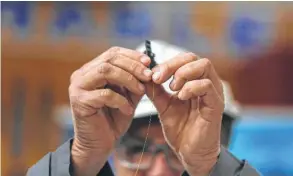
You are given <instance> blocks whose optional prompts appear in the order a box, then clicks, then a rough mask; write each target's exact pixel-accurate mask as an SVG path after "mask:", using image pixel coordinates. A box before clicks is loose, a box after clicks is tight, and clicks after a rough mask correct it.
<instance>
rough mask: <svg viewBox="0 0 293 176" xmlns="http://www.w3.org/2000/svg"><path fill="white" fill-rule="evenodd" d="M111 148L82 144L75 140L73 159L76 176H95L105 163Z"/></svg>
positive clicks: (72, 148)
mask: <svg viewBox="0 0 293 176" xmlns="http://www.w3.org/2000/svg"><path fill="white" fill-rule="evenodd" d="M110 152H111V148H102V147H94V146H92V145H82V144H81V143H80V142H79V141H78V140H74V141H73V143H72V147H71V160H72V169H73V175H74V176H80V175H83V176H95V175H97V174H98V172H99V171H100V170H101V169H102V168H103V166H104V165H105V163H106V161H107V159H108V156H109V154H110Z"/></svg>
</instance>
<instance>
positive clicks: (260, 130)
mask: <svg viewBox="0 0 293 176" xmlns="http://www.w3.org/2000/svg"><path fill="white" fill-rule="evenodd" d="M232 134H233V135H232V138H231V143H230V151H231V152H232V153H233V154H234V155H235V156H236V157H238V158H239V159H246V160H247V161H248V162H249V163H250V164H251V165H252V166H254V167H255V168H257V169H258V171H260V172H261V173H262V174H263V176H292V175H293V119H282V118H281V119H267V118H261V119H257V120H255V119H253V120H248V119H246V120H241V121H239V122H237V123H236V124H235V126H234V128H233V132H232Z"/></svg>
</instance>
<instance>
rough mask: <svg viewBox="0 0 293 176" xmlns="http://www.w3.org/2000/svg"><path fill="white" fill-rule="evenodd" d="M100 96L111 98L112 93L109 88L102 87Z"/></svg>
mask: <svg viewBox="0 0 293 176" xmlns="http://www.w3.org/2000/svg"><path fill="white" fill-rule="evenodd" d="M100 95H101V96H103V97H105V98H109V99H111V98H112V97H113V93H112V91H111V90H110V89H103V90H101V94H100Z"/></svg>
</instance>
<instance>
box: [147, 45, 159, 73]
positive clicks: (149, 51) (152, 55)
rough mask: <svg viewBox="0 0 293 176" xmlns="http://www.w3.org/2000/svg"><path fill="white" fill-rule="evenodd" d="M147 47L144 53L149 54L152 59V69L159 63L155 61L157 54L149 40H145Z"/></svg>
mask: <svg viewBox="0 0 293 176" xmlns="http://www.w3.org/2000/svg"><path fill="white" fill-rule="evenodd" d="M145 48H146V51H145V52H144V54H146V55H148V56H149V58H150V59H151V64H150V69H152V68H154V67H155V66H156V65H157V62H156V61H155V54H154V53H153V52H152V46H151V42H150V41H149V40H146V41H145Z"/></svg>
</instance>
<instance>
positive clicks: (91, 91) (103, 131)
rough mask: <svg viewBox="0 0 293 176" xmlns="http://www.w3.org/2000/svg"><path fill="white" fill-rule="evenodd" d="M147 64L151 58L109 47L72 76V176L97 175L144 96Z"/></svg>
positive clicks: (147, 71)
mask: <svg viewBox="0 0 293 176" xmlns="http://www.w3.org/2000/svg"><path fill="white" fill-rule="evenodd" d="M149 64H150V58H148V57H147V56H146V55H144V54H143V53H140V52H138V51H134V50H130V49H126V48H120V47H112V48H111V49H109V50H107V51H106V52H104V53H102V54H101V55H100V56H98V57H97V58H95V59H93V60H92V61H90V62H88V63H86V64H85V65H84V66H82V67H81V68H80V69H78V70H76V71H75V72H74V73H73V74H72V76H71V84H70V86H69V95H70V96H69V97H70V104H71V109H72V113H73V121H74V131H75V135H74V141H73V144H72V150H71V154H72V160H73V165H74V174H75V175H96V174H97V173H98V171H99V170H100V169H101V168H102V167H103V165H104V163H105V161H106V160H107V157H108V156H109V154H110V152H111V150H112V149H113V148H114V145H115V142H116V141H117V139H118V138H119V137H120V136H121V135H123V134H124V133H125V132H126V131H127V129H128V128H129V126H130V123H131V121H132V118H133V114H134V110H135V108H136V106H137V104H138V102H139V100H140V99H141V98H142V96H143V95H144V94H145V87H144V85H143V84H142V82H147V81H150V80H151V76H152V71H151V70H149V69H148V68H147V66H148V65H149Z"/></svg>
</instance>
